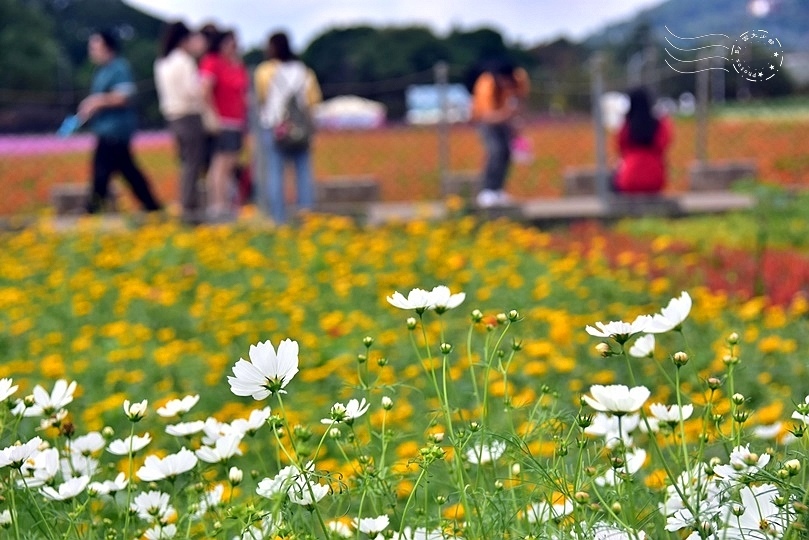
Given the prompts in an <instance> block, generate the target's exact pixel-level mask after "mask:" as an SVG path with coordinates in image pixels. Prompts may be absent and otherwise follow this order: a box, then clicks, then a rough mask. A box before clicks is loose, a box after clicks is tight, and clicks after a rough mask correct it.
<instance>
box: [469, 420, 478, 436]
mask: <svg viewBox="0 0 809 540" xmlns="http://www.w3.org/2000/svg"><path fill="white" fill-rule="evenodd" d="M469 431H471V432H472V433H475V432H476V431H480V424H479V423H478V422H469Z"/></svg>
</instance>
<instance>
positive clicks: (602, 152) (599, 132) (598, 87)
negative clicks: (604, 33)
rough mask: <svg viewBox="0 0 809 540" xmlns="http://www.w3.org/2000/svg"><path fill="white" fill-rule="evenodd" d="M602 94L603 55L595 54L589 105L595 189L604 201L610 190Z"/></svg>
mask: <svg viewBox="0 0 809 540" xmlns="http://www.w3.org/2000/svg"><path fill="white" fill-rule="evenodd" d="M603 93H604V55H603V53H601V52H596V53H595V54H593V56H592V57H591V58H590V103H591V106H590V108H591V111H592V115H593V131H594V132H595V145H596V176H595V184H596V185H595V188H596V194H597V195H598V198H599V199H601V200H602V201H603V200H606V199H607V197H608V196H609V193H610V190H609V186H608V182H609V172H608V171H607V143H606V133H605V129H604V118H603V115H602V114H601V95H602V94H603Z"/></svg>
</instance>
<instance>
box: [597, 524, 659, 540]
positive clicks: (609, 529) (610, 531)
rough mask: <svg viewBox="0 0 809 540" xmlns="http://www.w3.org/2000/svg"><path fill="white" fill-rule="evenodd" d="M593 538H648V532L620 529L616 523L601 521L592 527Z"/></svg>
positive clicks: (610, 539) (635, 539) (643, 539)
mask: <svg viewBox="0 0 809 540" xmlns="http://www.w3.org/2000/svg"><path fill="white" fill-rule="evenodd" d="M590 533H592V536H588V537H587V538H592V540H646V533H645V532H643V531H637V532H629V531H626V530H624V529H619V528H618V527H616V526H615V525H611V524H609V523H604V522H603V521H600V522H598V523H596V524H595V525H593V527H592V528H591V529H590Z"/></svg>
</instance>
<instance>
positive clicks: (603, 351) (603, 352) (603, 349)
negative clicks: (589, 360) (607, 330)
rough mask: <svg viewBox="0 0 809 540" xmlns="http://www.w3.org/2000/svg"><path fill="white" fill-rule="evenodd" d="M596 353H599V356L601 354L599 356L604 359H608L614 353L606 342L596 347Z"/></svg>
mask: <svg viewBox="0 0 809 540" xmlns="http://www.w3.org/2000/svg"><path fill="white" fill-rule="evenodd" d="M596 352H597V353H598V354H599V355H600V356H601V357H602V358H606V357H608V356H609V355H610V353H611V352H612V350H611V349H610V346H609V344H607V343H605V342H603V341H602V342H601V343H599V344H598V345H596Z"/></svg>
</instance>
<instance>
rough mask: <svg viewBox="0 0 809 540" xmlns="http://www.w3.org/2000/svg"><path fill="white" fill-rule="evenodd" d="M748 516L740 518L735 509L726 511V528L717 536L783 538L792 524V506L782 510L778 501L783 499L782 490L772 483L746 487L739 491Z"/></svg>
mask: <svg viewBox="0 0 809 540" xmlns="http://www.w3.org/2000/svg"><path fill="white" fill-rule="evenodd" d="M739 496H740V497H741V500H742V504H741V507H742V508H743V509H744V513H742V515H740V516H736V515H734V513H733V509H734V508H733V507H735V506H736V505H727V506H728V507H727V508H726V509H725V515H724V521H725V528H724V529H723V530H721V532H720V533H719V534H718V535H717V536H719V538H723V539H728V540H769V539H771V538H783V537H784V536H783V535H784V532H785V531H786V529H787V527H788V526H789V522H790V521H791V518H792V517H793V516H792V511H791V510H790V505H787V506H785V507H784V508H779V507H778V506H776V504H775V499H776V498H777V497H779V496H780V493H779V492H778V488H777V487H776V486H774V485H772V484H762V485H760V486H752V487H749V486H744V487H742V489H741V491H739Z"/></svg>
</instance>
